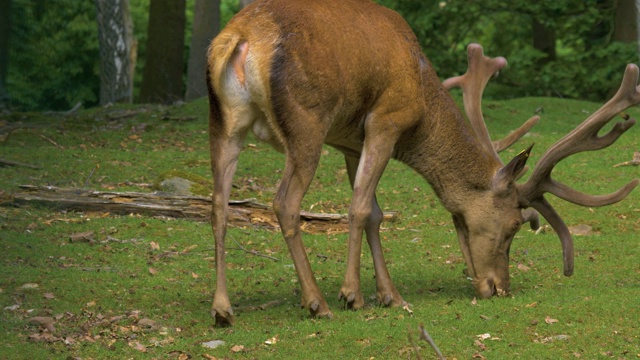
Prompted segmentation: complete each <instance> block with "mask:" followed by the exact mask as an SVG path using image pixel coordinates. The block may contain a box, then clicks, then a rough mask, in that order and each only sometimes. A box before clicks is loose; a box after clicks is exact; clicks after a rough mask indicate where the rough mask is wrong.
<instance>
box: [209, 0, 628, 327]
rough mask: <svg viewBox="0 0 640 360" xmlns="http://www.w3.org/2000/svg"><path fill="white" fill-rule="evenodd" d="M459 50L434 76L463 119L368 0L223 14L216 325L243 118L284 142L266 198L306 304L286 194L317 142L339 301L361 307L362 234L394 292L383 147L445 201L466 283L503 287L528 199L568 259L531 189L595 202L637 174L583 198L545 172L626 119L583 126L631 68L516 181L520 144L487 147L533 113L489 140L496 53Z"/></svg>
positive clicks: (404, 31) (402, 29)
mask: <svg viewBox="0 0 640 360" xmlns="http://www.w3.org/2000/svg"><path fill="white" fill-rule="evenodd" d="M373 24H375V26H372V25H373ZM474 54H475V55H474ZM470 60H471V61H470V66H469V72H468V73H467V74H466V75H464V76H462V77H459V78H454V79H450V80H448V81H447V82H445V85H446V87H447V88H449V87H451V86H461V87H462V88H463V93H464V102H465V110H466V112H467V114H468V117H469V123H470V124H471V125H469V124H468V123H467V122H466V121H465V119H464V117H463V115H462V113H461V112H460V110H459V109H458V108H457V106H456V104H455V102H454V101H453V99H452V98H451V96H450V95H449V93H448V92H447V91H446V89H445V87H444V86H442V84H441V83H440V81H439V79H438V77H437V75H436V73H435V71H434V69H433V67H432V66H431V64H430V62H429V61H428V60H427V59H426V57H425V56H424V55H423V53H422V51H421V49H420V46H419V44H418V41H417V39H416V37H415V35H414V34H413V32H412V31H411V29H410V28H409V26H408V25H407V24H406V22H405V21H404V20H403V19H402V18H401V17H400V16H399V15H398V14H396V13H395V12H393V11H391V10H389V9H386V8H384V7H381V6H379V5H376V4H375V3H373V2H370V1H366V0H322V1H320V0H305V1H302V0H264V1H260V0H258V1H256V2H254V3H253V4H252V5H250V6H248V7H246V8H245V9H244V10H243V11H242V12H240V13H239V14H238V15H236V16H235V17H234V18H233V19H232V20H231V21H230V22H229V23H228V25H227V27H226V28H225V29H224V30H222V31H221V32H220V34H219V35H218V36H217V37H216V38H215V39H214V40H213V42H212V44H211V47H210V50H209V55H208V68H207V85H208V89H209V129H210V132H209V133H210V139H211V162H212V170H213V176H214V192H213V212H212V227H213V232H214V237H215V241H216V276H217V279H216V291H215V295H214V301H213V306H212V315H213V316H214V317H215V319H216V323H217V324H218V325H228V324H230V323H232V321H233V310H232V307H231V303H230V301H229V297H228V293H227V286H226V274H225V271H226V265H225V248H224V240H225V234H226V227H227V215H226V214H227V209H228V201H229V196H230V191H231V181H232V177H233V174H234V172H235V169H236V165H237V160H238V154H239V152H240V150H241V148H242V146H243V141H244V137H245V135H246V134H247V132H248V131H249V130H250V129H252V130H253V132H254V133H255V134H256V137H258V138H259V139H261V140H264V141H267V142H269V143H271V144H272V145H274V147H275V148H276V149H279V150H281V151H283V152H284V153H285V158H286V160H285V167H284V170H283V172H282V180H281V182H280V185H279V189H278V191H277V193H276V195H275V198H274V204H273V208H274V211H275V213H276V216H277V218H278V221H279V223H280V227H281V231H282V235H283V237H284V239H285V241H286V244H287V246H288V248H289V251H290V253H291V257H292V259H293V262H294V265H295V269H296V272H297V274H298V280H299V284H300V287H301V293H302V299H301V305H302V307H305V308H307V309H309V311H310V312H311V314H312V315H314V316H320V317H322V316H326V317H330V316H332V313H331V311H330V310H329V306H328V304H327V302H326V301H325V299H324V297H323V295H322V292H321V291H320V289H319V287H318V284H317V282H316V279H315V277H314V276H313V272H312V270H311V267H310V265H309V261H308V259H307V255H306V251H305V248H304V246H303V244H302V235H301V231H300V204H301V202H302V198H303V196H304V194H305V192H306V191H307V189H308V187H309V185H310V183H311V180H312V179H313V176H314V173H315V170H316V167H317V166H318V162H319V159H320V154H321V151H322V145H323V144H328V145H330V146H333V147H335V148H336V149H338V150H340V151H341V152H342V153H343V154H344V156H345V161H346V166H347V173H348V175H349V180H350V182H351V185H352V187H353V197H352V201H351V206H350V208H349V239H348V247H349V252H348V257H347V270H346V274H345V278H344V282H343V285H342V287H341V289H340V292H339V298H340V299H343V300H344V302H345V306H346V307H347V308H351V309H358V308H360V307H362V306H363V305H364V298H363V296H362V293H361V291H360V255H361V250H362V248H361V245H362V235H363V232H364V233H366V238H367V242H368V244H369V247H370V249H371V253H372V257H373V262H374V270H375V279H376V287H377V296H378V300H379V301H380V302H381V303H383V304H384V305H388V306H399V305H405V304H406V303H405V302H404V300H403V299H402V297H401V296H400V294H399V293H398V291H397V290H396V289H395V287H394V285H393V282H392V281H391V277H390V275H389V273H388V271H387V268H386V265H385V261H384V257H383V251H382V247H381V242H380V236H379V228H380V223H381V221H382V211H381V210H380V207H379V206H378V203H377V200H376V197H375V189H376V186H377V183H378V181H379V179H380V177H381V175H382V173H383V171H384V169H385V166H386V164H387V163H388V161H389V160H390V159H391V158H395V159H398V160H400V161H402V162H404V163H405V164H407V165H409V166H410V167H412V168H413V169H414V170H416V171H417V172H418V173H419V174H421V175H422V176H423V177H424V178H425V179H426V180H427V181H428V182H429V183H430V184H431V186H432V187H433V189H434V191H435V192H436V194H437V195H438V197H439V198H440V200H441V202H442V204H443V205H444V206H445V208H446V209H447V210H449V211H450V212H451V214H452V217H453V222H454V225H455V228H456V230H457V232H458V238H459V242H460V245H461V249H462V252H463V254H464V257H465V260H466V262H467V265H468V267H469V272H470V275H471V276H472V277H473V279H474V280H473V284H474V286H475V288H476V290H477V291H478V293H479V294H480V295H482V296H484V297H488V296H491V295H493V294H495V293H498V294H501V293H504V292H506V291H508V288H509V274H508V262H509V248H510V246H511V242H512V240H513V237H514V235H515V233H516V232H517V231H518V229H519V228H520V226H521V225H522V224H523V223H524V222H525V221H528V220H531V221H532V224H535V223H536V221H537V220H536V218H535V216H536V213H535V212H534V211H530V210H526V211H523V209H526V208H528V207H532V208H534V209H536V210H538V211H539V212H540V213H541V214H542V215H543V216H544V217H546V218H547V219H548V220H549V222H550V223H551V225H552V226H553V227H554V229H556V231H558V233H559V234H560V237H561V239H562V240H563V244H565V245H564V251H565V259H566V264H567V265H566V266H565V269H571V268H572V265H571V262H570V258H571V256H572V249H571V241H570V236H569V235H568V232H567V233H566V234H565V233H564V232H566V226H565V225H564V223H562V220H561V219H560V217H559V216H558V215H557V214H556V213H555V211H554V210H553V208H552V207H551V206H550V205H549V204H548V203H547V202H546V200H545V199H544V197H543V195H544V193H546V192H552V193H554V194H556V195H558V196H560V197H562V198H564V199H567V200H570V201H574V202H576V203H578V204H589V205H604V204H608V203H612V202H614V201H617V200H620V199H621V198H623V197H624V196H626V194H627V193H628V192H629V191H631V189H632V188H633V187H634V186H635V185H637V183H638V181H637V180H636V181H634V182H632V183H630V184H629V185H628V186H627V187H625V188H624V189H622V190H620V191H619V192H618V193H616V194H614V195H611V196H606V197H588V196H586V195H581V194H578V193H577V192H575V191H574V190H571V189H569V188H568V187H566V186H564V185H561V184H558V183H556V182H554V181H552V180H551V178H550V173H551V170H552V168H553V166H554V165H555V164H556V163H557V162H558V161H560V160H561V159H563V158H564V157H566V156H569V155H570V154H571V153H574V152H575V151H576V150H577V151H582V150H588V149H596V148H602V147H604V146H607V145H609V144H610V143H612V142H613V141H615V138H617V136H619V135H620V134H621V133H622V132H623V131H624V130H626V129H628V127H629V126H631V125H632V124H633V121H632V120H630V121H626V122H625V123H623V125H620V126H617V127H616V128H615V129H614V131H613V135H606V136H604V137H602V139H603V140H601V138H597V135H596V134H597V129H599V128H600V127H602V125H603V124H604V123H605V122H606V121H608V120H609V119H610V118H611V117H613V116H614V115H615V113H616V111H621V109H622V108H624V107H626V106H631V105H633V104H635V103H638V101H639V100H640V95H638V91H637V89H636V87H635V81H637V68H635V67H633V66H632V67H631V68H630V69H631V70H628V72H634V71H635V75H636V78H635V79H631V80H625V81H624V82H623V85H624V84H626V85H624V86H625V89H626V90H624V91H623V90H621V92H622V93H623V95H620V96H618V95H616V97H615V98H614V100H612V101H613V103H614V104H615V105H609V104H607V105H605V110H601V111H599V112H598V113H597V114H594V117H595V120H591V119H588V120H587V121H586V122H585V123H584V124H583V125H581V126H579V127H578V128H577V129H576V130H575V131H574V132H572V133H571V134H569V135H568V136H567V138H566V140H565V139H563V140H561V141H560V142H559V143H558V144H556V145H554V146H553V147H552V148H551V149H549V150H548V151H547V153H545V155H544V156H543V159H542V160H541V161H540V164H539V165H538V168H537V169H535V170H534V172H533V174H532V176H531V177H530V178H529V180H528V181H527V182H526V183H524V184H519V183H517V181H516V180H517V179H518V177H519V176H520V175H521V174H522V173H523V170H524V169H525V163H526V161H527V158H528V157H529V151H530V150H531V148H529V149H528V150H526V151H523V152H521V153H520V154H519V155H518V156H516V157H515V158H514V159H513V160H512V161H511V162H509V163H508V164H506V165H505V164H503V163H502V162H501V160H500V158H499V157H498V155H497V150H499V149H501V148H503V147H505V146H508V145H509V144H511V143H513V141H515V140H516V139H517V137H518V136H520V135H522V134H524V133H526V131H527V130H528V128H529V127H530V126H532V125H533V123H535V121H537V118H534V119H530V120H529V121H528V122H527V123H525V125H523V127H521V128H520V129H519V130H518V131H516V135H514V136H510V137H508V138H507V139H505V140H504V141H500V142H497V143H493V142H491V140H490V138H489V135H488V132H487V131H486V127H485V124H484V119H483V118H482V112H481V109H480V102H481V96H482V91H483V89H484V86H485V84H486V82H487V81H488V79H489V78H490V77H491V76H493V74H494V73H495V72H496V71H497V70H499V69H501V68H502V67H504V65H505V64H506V61H505V60H504V59H502V58H497V59H489V58H485V57H484V56H483V55H482V49H481V48H480V47H479V46H477V45H472V46H471V47H470ZM632 75H633V74H632ZM625 79H627V76H625ZM629 89H630V90H629ZM623 99H624V100H623ZM596 128H597V129H596ZM565 273H570V271H566V270H565Z"/></svg>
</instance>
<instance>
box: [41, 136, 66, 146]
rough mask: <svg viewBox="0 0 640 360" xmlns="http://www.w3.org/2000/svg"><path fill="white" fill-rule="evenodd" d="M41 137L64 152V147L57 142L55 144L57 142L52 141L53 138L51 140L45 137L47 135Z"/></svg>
mask: <svg viewBox="0 0 640 360" xmlns="http://www.w3.org/2000/svg"><path fill="white" fill-rule="evenodd" d="M40 137H41V138H43V139H45V140H47V141H48V142H50V143H51V145H53V146H55V147H57V148H58V149H62V150H64V146H62V145H60V144H58V143H57V142H55V140H53V139H51V138H49V137H47V136H45V135H40Z"/></svg>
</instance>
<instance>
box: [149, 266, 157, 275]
mask: <svg viewBox="0 0 640 360" xmlns="http://www.w3.org/2000/svg"><path fill="white" fill-rule="evenodd" d="M149 274H151V275H157V274H158V270H156V269H154V268H152V267H149Z"/></svg>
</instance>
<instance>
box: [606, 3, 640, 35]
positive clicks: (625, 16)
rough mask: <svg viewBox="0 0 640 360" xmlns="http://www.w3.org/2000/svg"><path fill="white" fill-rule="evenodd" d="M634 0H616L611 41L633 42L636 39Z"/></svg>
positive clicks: (636, 25)
mask: <svg viewBox="0 0 640 360" xmlns="http://www.w3.org/2000/svg"><path fill="white" fill-rule="evenodd" d="M636 21H637V20H636V0H618V1H617V3H616V13H615V19H614V26H613V37H612V40H613V41H620V42H624V43H633V42H636V41H637V40H638V24H637V22H636Z"/></svg>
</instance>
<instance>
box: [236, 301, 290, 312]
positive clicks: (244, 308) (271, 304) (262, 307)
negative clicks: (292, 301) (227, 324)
mask: <svg viewBox="0 0 640 360" xmlns="http://www.w3.org/2000/svg"><path fill="white" fill-rule="evenodd" d="M284 303H285V301H284V300H273V301H269V302H266V303H264V304H262V305H258V306H241V307H238V308H236V311H237V312H249V311H256V310H267V309H270V308H272V307H276V306H280V305H282V304H284Z"/></svg>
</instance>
